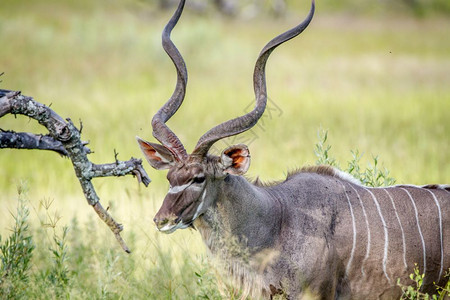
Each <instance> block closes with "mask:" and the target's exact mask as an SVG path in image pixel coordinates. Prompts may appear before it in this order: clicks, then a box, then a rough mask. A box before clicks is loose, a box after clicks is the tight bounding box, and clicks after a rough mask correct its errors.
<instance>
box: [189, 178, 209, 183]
mask: <svg viewBox="0 0 450 300" xmlns="http://www.w3.org/2000/svg"><path fill="white" fill-rule="evenodd" d="M205 179H206V178H205V176H198V177H194V179H192V182H193V183H203V182H205Z"/></svg>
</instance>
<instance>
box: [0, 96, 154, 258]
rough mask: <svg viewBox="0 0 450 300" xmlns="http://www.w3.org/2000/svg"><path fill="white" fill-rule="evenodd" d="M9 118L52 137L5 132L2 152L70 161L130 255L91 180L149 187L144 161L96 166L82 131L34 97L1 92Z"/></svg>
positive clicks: (0, 105) (0, 103)
mask: <svg viewBox="0 0 450 300" xmlns="http://www.w3.org/2000/svg"><path fill="white" fill-rule="evenodd" d="M6 114H13V115H25V116H28V117H30V118H32V119H35V120H36V121H38V122H39V124H41V125H42V126H45V127H46V128H47V129H48V131H49V134H48V135H34V134H31V133H17V132H12V131H3V130H1V131H0V148H16V149H39V150H51V151H55V152H57V153H59V154H61V155H64V156H67V157H69V158H70V160H71V161H72V165H73V167H74V170H75V174H76V176H77V178H78V180H79V182H80V185H81V188H82V189H83V193H84V196H85V197H86V200H87V201H88V203H89V205H91V206H92V207H93V208H94V210H95V212H96V213H97V214H98V216H99V217H100V218H101V219H102V220H103V221H104V222H105V223H106V224H107V225H108V227H109V228H110V229H111V231H112V232H113V233H114V235H115V237H116V239H117V241H118V242H119V244H120V245H121V246H122V249H123V250H124V251H125V252H127V253H130V249H129V248H128V246H127V245H126V244H125V242H124V241H123V239H122V237H121V236H120V232H121V231H122V230H123V226H122V225H121V224H119V223H117V222H116V221H115V220H114V219H113V218H112V217H111V215H110V214H109V213H108V212H107V210H105V209H104V208H103V207H102V205H101V204H100V198H99V197H98V195H97V193H96V192H95V188H94V186H93V184H92V182H91V180H92V179H93V178H95V177H107V176H125V175H136V177H137V178H138V180H139V182H142V183H143V184H144V185H145V186H148V184H149V183H150V178H149V177H148V175H147V173H146V172H145V170H144V168H143V166H142V160H140V159H136V158H131V159H130V160H128V161H119V160H117V158H116V161H115V162H114V163H110V164H101V165H96V164H93V163H92V162H91V161H90V160H89V159H88V157H87V155H88V154H89V153H90V150H89V149H88V148H87V147H85V145H86V143H85V142H82V141H81V138H80V131H79V130H78V129H77V128H76V127H75V125H74V124H73V123H72V121H71V120H70V119H67V120H64V119H63V118H61V117H60V116H59V115H58V114H56V113H55V112H54V111H53V110H52V109H50V108H49V107H48V106H45V105H43V104H41V103H39V102H36V101H35V100H34V99H33V98H32V97H28V96H23V95H21V93H20V92H15V91H8V90H1V89H0V118H1V117H3V116H4V115H6Z"/></svg>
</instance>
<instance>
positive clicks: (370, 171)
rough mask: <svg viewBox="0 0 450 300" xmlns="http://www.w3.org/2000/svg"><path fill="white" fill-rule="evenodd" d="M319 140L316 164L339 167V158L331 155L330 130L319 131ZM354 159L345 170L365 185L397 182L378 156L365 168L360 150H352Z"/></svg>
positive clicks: (373, 157) (373, 185) (316, 148)
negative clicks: (381, 164)
mask: <svg viewBox="0 0 450 300" xmlns="http://www.w3.org/2000/svg"><path fill="white" fill-rule="evenodd" d="M317 135H318V138H319V141H318V142H317V143H316V145H315V149H314V154H315V155H316V157H317V160H316V164H318V165H330V166H333V167H336V168H338V169H339V168H340V167H339V163H338V162H337V160H336V159H335V158H334V157H332V156H331V154H330V150H331V145H329V144H328V130H323V129H320V130H319V131H318V134H317ZM351 154H352V159H351V160H350V161H348V163H347V165H348V167H347V169H345V171H346V172H347V173H349V174H351V175H352V176H353V177H355V178H356V179H358V180H359V181H360V182H361V183H362V184H363V185H365V186H371V187H378V186H389V185H393V184H394V183H395V179H394V178H393V177H391V176H390V175H389V170H387V169H386V168H381V169H380V167H379V165H378V156H372V159H373V162H372V163H368V164H367V167H366V168H365V169H362V168H361V158H362V154H360V153H359V151H358V150H353V151H351Z"/></svg>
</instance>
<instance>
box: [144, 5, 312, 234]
mask: <svg viewBox="0 0 450 300" xmlns="http://www.w3.org/2000/svg"><path fill="white" fill-rule="evenodd" d="M184 4H185V0H181V1H180V4H179V6H178V8H177V10H176V12H175V14H174V15H173V16H172V18H171V19H170V21H169V23H168V24H167V25H166V27H165V28H164V30H163V34H162V44H163V47H164V50H165V51H166V52H167V54H168V55H169V56H170V58H171V59H172V61H173V63H174V65H175V68H176V70H177V84H176V88H175V91H174V93H173V94H172V96H171V98H170V99H169V100H168V101H167V102H166V103H165V104H164V105H163V106H162V107H161V108H160V110H159V111H158V112H157V113H156V114H155V116H154V117H153V119H152V128H153V136H154V137H155V138H156V139H157V140H158V141H159V142H160V143H161V144H156V143H150V142H147V141H144V140H142V139H140V138H139V137H137V141H138V143H139V146H140V148H141V150H142V152H143V153H144V155H145V157H146V159H147V160H148V162H149V163H150V165H151V166H152V167H153V168H155V169H157V170H163V169H168V170H169V172H168V174H167V179H168V180H169V183H170V188H169V192H168V193H167V195H166V197H165V199H164V202H163V204H162V206H161V208H160V210H159V211H158V213H157V214H156V216H155V218H154V221H155V223H156V226H157V228H158V229H159V230H160V231H162V232H165V233H172V232H174V231H175V230H177V229H179V228H187V227H189V226H190V225H191V224H192V223H193V222H194V220H195V219H196V218H197V217H199V216H201V215H202V214H203V213H204V212H205V211H206V210H207V209H208V207H209V206H210V205H211V204H212V203H213V201H214V199H215V197H216V194H217V187H218V183H220V181H221V180H224V178H225V177H226V176H228V175H229V174H232V175H243V174H244V173H245V172H246V171H247V170H248V168H249V165H250V154H249V150H248V148H247V146H245V145H235V146H231V147H229V148H227V149H225V150H224V151H223V152H222V154H221V155H220V156H213V155H210V154H208V150H209V149H210V148H211V146H212V145H213V144H214V143H215V142H217V141H218V140H220V139H223V138H226V137H230V136H234V135H237V134H239V133H242V132H244V131H247V130H249V129H250V128H252V127H253V126H254V125H255V124H256V123H257V122H258V120H259V118H261V116H262V114H263V113H264V110H265V107H266V103H267V91H266V80H265V67H266V62H267V59H268V58H269V56H270V54H271V53H272V51H273V50H274V49H275V48H276V47H277V46H279V45H281V44H282V43H284V42H286V41H288V40H290V39H292V38H294V37H296V36H297V35H299V34H300V33H301V32H302V31H303V30H304V29H305V28H306V27H307V26H308V24H309V23H310V21H311V19H312V17H313V14H314V7H315V5H314V1H313V2H312V6H311V10H310V13H309V15H308V17H307V18H306V19H305V20H304V21H303V22H302V23H301V24H299V25H298V26H296V27H294V28H292V29H291V30H289V31H287V32H285V33H283V34H281V35H279V36H277V37H276V38H274V39H273V40H271V41H270V42H269V43H268V44H267V45H266V46H265V47H264V48H263V50H262V51H261V53H260V55H259V57H258V59H257V61H256V65H255V70H254V74H253V85H254V91H255V96H256V105H255V107H254V109H253V110H252V111H251V112H249V113H247V114H245V115H243V116H240V117H237V118H235V119H232V120H229V121H227V122H224V123H222V124H220V125H217V126H216V127H214V128H212V129H211V130H209V131H208V132H206V133H205V134H204V135H203V136H202V137H201V138H200V139H199V141H198V143H197V145H196V146H195V149H194V151H193V152H192V153H191V154H188V153H187V152H186V150H185V148H184V146H183V144H182V143H181V141H180V140H179V139H178V137H177V136H176V135H175V133H174V132H173V131H171V130H170V129H169V127H168V126H167V125H166V122H167V121H168V120H169V119H170V118H171V117H172V116H173V115H174V114H175V113H176V111H177V110H178V108H179V107H180V106H181V104H182V103H183V100H184V96H185V92H186V85H187V70H186V65H185V63H184V60H183V58H182V56H181V54H180V53H179V52H178V49H177V48H176V47H175V45H174V44H173V42H172V41H171V39H170V34H171V32H172V29H173V28H174V27H175V25H176V24H177V22H178V20H179V18H180V16H181V13H182V11H183V8H184Z"/></svg>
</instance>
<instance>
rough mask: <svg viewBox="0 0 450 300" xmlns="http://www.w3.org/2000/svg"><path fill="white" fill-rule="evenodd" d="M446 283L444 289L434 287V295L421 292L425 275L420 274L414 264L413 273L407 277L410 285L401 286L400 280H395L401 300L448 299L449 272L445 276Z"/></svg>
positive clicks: (449, 291)
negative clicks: (410, 282)
mask: <svg viewBox="0 0 450 300" xmlns="http://www.w3.org/2000/svg"><path fill="white" fill-rule="evenodd" d="M445 277H446V278H448V281H447V283H446V285H445V286H444V287H440V286H436V290H437V292H436V294H431V295H430V294H428V293H424V292H422V291H421V288H422V285H423V281H424V279H425V274H423V273H420V270H419V267H418V266H417V264H416V267H415V268H414V273H413V274H410V275H409V278H410V279H411V280H412V282H413V283H412V284H411V285H403V284H402V283H401V282H400V279H398V280H397V285H398V286H399V287H401V289H402V292H403V294H402V296H401V298H400V299H401V300H444V299H446V296H447V297H450V270H449V271H448V273H446V275H445Z"/></svg>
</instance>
